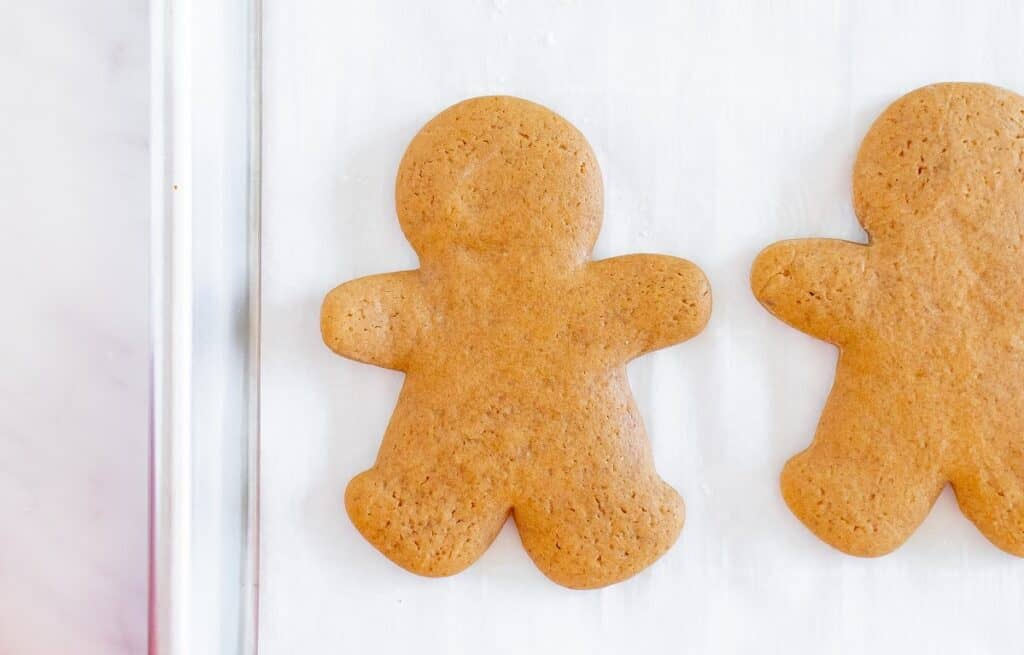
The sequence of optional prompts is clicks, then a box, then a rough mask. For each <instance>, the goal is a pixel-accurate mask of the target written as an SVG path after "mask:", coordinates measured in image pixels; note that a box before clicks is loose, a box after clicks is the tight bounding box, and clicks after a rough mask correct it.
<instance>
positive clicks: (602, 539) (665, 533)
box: [513, 474, 684, 589]
mask: <svg viewBox="0 0 1024 655" xmlns="http://www.w3.org/2000/svg"><path fill="white" fill-rule="evenodd" d="M552 482H553V483H552ZM533 486H534V493H527V494H525V495H524V497H523V498H522V499H521V500H520V502H518V503H517V504H516V506H515V509H514V510H513V516H514V517H515V521H516V527H517V528H518V529H519V535H520V537H521V539H522V541H523V546H524V547H525V548H526V550H527V552H528V553H529V554H530V557H531V558H532V559H533V561H534V562H535V563H536V565H537V567H538V568H540V570H541V571H543V572H544V574H545V575H547V576H548V577H549V578H551V579H552V580H554V581H555V582H557V583H558V584H561V585H564V586H566V587H572V588H576V589H592V588H596V587H603V586H606V585H610V584H613V583H615V582H619V581H621V580H625V579H626V578H629V577H631V576H633V575H634V574H636V573H638V572H639V571H641V570H642V569H644V568H646V567H647V566H649V565H650V564H651V563H653V562H654V561H655V560H656V559H658V558H659V557H660V556H661V555H662V554H663V553H664V552H665V551H666V550H668V549H669V547H670V546H671V545H672V544H673V543H674V542H675V540H676V538H677V537H678V536H679V531H680V530H681V529H682V527H683V515H684V509H683V501H682V498H680V497H679V494H678V493H676V491H675V489H673V488H672V487H670V486H668V485H667V484H666V483H665V482H664V481H663V480H661V478H659V477H658V476H657V475H656V474H649V475H644V476H638V477H637V478H635V479H633V480H624V479H614V480H613V481H612V482H611V483H610V484H608V483H604V482H603V481H598V480H593V481H590V483H587V482H586V481H585V482H584V483H582V484H578V483H577V484H572V483H567V484H560V483H558V482H556V481H552V480H546V481H545V483H544V484H535V485H533Z"/></svg>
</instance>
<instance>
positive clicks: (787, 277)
mask: <svg viewBox="0 0 1024 655" xmlns="http://www.w3.org/2000/svg"><path fill="white" fill-rule="evenodd" d="M853 201H854V208H855V210H856V213H857V216H858V218H859V220H860V223H861V225H862V226H863V227H864V229H865V230H866V231H867V233H868V234H869V237H870V238H869V242H868V243H867V244H859V243H850V242H846V241H837V240H831V239H807V240H799V241H783V242H780V243H777V244H775V245H773V246H771V247H769V248H767V249H766V250H765V251H764V252H762V253H761V255H760V256H759V257H758V258H757V261H756V262H755V263H754V267H753V272H752V276H751V278H752V280H751V282H752V286H753V289H754V293H755V294H756V295H757V297H758V299H759V300H760V301H761V303H762V304H763V305H764V306H765V307H766V308H767V309H768V310H769V311H770V312H772V313H773V314H775V315H776V316H777V317H779V318H780V319H782V320H783V321H785V322H786V323H789V324H790V325H792V326H793V327H795V328H797V329H799V330H802V331H804V332H807V333H808V334H811V335H813V336H816V337H818V338H820V339H824V340H827V341H829V342H831V343H833V344H835V345H837V346H838V347H839V348H840V357H839V364H838V366H837V369H836V377H835V384H834V386H833V387H832V393H831V395H830V396H829V399H828V402H827V404H826V407H825V409H824V412H823V414H822V416H821V422H820V423H819V424H818V430H817V434H816V435H815V438H814V442H813V443H812V444H811V446H810V448H808V449H807V450H805V451H804V452H802V453H801V454H799V455H797V456H796V457H794V458H793V459H791V460H790V461H789V463H788V464H787V465H786V467H785V470H784V471H783V473H782V492H783V496H784V497H785V500H786V502H787V503H788V504H789V506H790V508H791V509H792V510H793V512H794V513H795V514H796V515H797V516H798V517H799V518H800V519H801V520H802V521H803V522H804V523H805V524H806V525H807V526H808V527H809V528H810V529H811V530H812V531H814V532H815V533H816V534H817V535H818V536H819V537H820V538H821V539H823V540H825V541H826V542H828V543H830V544H832V545H833V546H835V547H836V548H838V549H840V550H842V551H845V552H847V553H850V554H854V555H862V556H876V555H882V554H885V553H888V552H890V551H892V550H893V549H895V548H896V547H898V546H899V545H900V544H902V543H903V542H904V541H905V540H906V539H907V538H908V537H909V536H910V534H911V533H912V532H913V531H914V529H915V528H916V527H917V526H918V524H920V523H921V521H922V520H924V518H925V516H926V515H927V514H928V511H929V509H930V508H931V506H932V504H933V503H934V502H935V499H936V498H937V497H938V495H939V493H940V492H941V490H942V488H943V487H944V486H945V485H946V483H947V482H949V483H951V484H952V486H953V489H954V491H955V492H956V497H957V500H958V502H959V504H960V508H961V509H962V510H963V512H964V514H966V515H967V517H968V518H970V519H971V520H972V521H973V522H974V523H975V525H977V527H978V529H979V530H980V531H981V532H982V533H983V534H984V535H985V536H986V537H988V539H989V540H991V541H992V543H994V544H995V545H997V546H999V547H1000V548H1002V549H1004V550H1006V551H1007V552H1009V553H1012V554H1015V555H1018V556H1024V98H1021V97H1020V96H1018V95H1016V94H1014V93H1011V92H1009V91H1005V90H1003V89H998V88H995V87H992V86H987V85H982V84H936V85H934V86H928V87H925V88H922V89H919V90H917V91H914V92H913V93H910V94H908V95H906V96H904V97H902V98H900V99H899V100H897V101H896V102H895V103H894V104H893V105H891V106H890V107H889V108H888V109H886V110H885V112H884V113H883V114H882V115H881V116H880V117H879V118H878V120H876V121H875V123H874V125H873V126H872V127H871V130H870V131H869V132H868V135H867V137H866V138H865V139H864V142H863V144H862V145H861V148H860V152H859V154H858V156H857V162H856V165H855V167H854V172H853Z"/></svg>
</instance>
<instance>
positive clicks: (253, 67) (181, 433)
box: [147, 0, 262, 655]
mask: <svg viewBox="0 0 1024 655" xmlns="http://www.w3.org/2000/svg"><path fill="white" fill-rule="evenodd" d="M240 1H241V2H244V3H246V5H247V9H248V23H249V25H248V27H249V33H248V43H247V53H246V55H247V70H246V74H247V86H248V89H247V95H248V103H247V104H248V116H247V117H246V120H247V122H248V144H247V146H248V149H249V152H248V155H249V157H248V167H247V178H248V179H247V189H246V191H247V212H248V216H247V221H248V244H247V248H248V256H247V259H248V270H247V274H248V297H247V302H248V308H247V309H248V312H247V313H248V321H249V325H248V343H247V362H246V367H247V368H246V372H245V376H246V379H245V387H246V394H247V416H246V428H247V429H246V443H245V444H243V448H244V453H245V461H244V462H240V466H244V470H245V474H246V480H245V490H244V499H243V501H244V508H243V512H244V517H243V518H244V527H243V530H244V536H243V538H244V543H243V544H242V550H243V553H242V555H243V557H242V561H241V562H239V566H240V567H241V580H242V588H241V589H240V590H239V591H240V593H241V594H242V598H241V603H240V606H241V616H240V617H239V624H238V629H239V631H240V634H239V637H240V638H239V644H240V650H241V653H242V654H243V655H255V653H256V652H257V649H258V625H259V418H260V413H259V398H260V396H259V390H260V363H259V362H260V329H259V328H260V299H261V292H260V280H261V276H260V260H261V248H260V234H261V230H260V203H261V157H262V155H261V134H262V120H261V115H262V112H261V104H262V102H261V101H262V90H261V81H262V80H261V74H262V73H261V59H262V51H261V44H262V38H261V31H262V21H261V12H262V3H261V0H240ZM190 9H191V0H151V4H150V39H151V46H150V60H151V61H150V64H151V65H150V75H151V77H150V185H151V207H150V211H151V222H150V256H151V265H150V321H151V324H150V340H151V341H150V435H149V438H150V453H149V473H150V476H149V480H150V487H149V565H148V585H149V591H148V598H147V602H148V614H147V617H148V619H147V620H148V631H149V634H148V652H149V653H150V655H179V654H182V653H188V652H191V650H192V647H193V646H194V645H195V644H192V643H190V636H191V633H190V630H189V593H190V572H191V571H190V560H191V541H192V539H191V529H190V528H191V525H190V522H191V506H192V500H193V499H192V471H191V452H192V448H191V446H192V444H191V439H192V434H191V395H192V387H191V375H192V367H191V364H192V354H193V347H192V346H193V344H192V307H193V281H192V279H191V274H192V230H191V226H192V170H191V159H192V148H191V143H192V141H191V140H192V133H191V120H190V116H191V113H190V112H191V110H192V98H191V80H190V69H191V64H192V62H191V43H190V33H189V26H190V20H191V14H190Z"/></svg>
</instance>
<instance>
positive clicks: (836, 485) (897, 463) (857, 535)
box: [781, 435, 944, 557]
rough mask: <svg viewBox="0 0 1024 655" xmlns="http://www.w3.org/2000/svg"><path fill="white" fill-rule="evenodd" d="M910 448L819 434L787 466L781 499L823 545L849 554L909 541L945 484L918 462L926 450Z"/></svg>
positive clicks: (865, 554)
mask: <svg viewBox="0 0 1024 655" xmlns="http://www.w3.org/2000/svg"><path fill="white" fill-rule="evenodd" d="M914 448H915V447H912V446H909V445H905V446H903V447H900V446H898V445H896V444H894V443H893V440H892V439H889V438H887V437H883V436H878V435H873V436H871V437H865V436H864V435H860V438H858V437H855V438H853V439H850V440H847V441H842V440H840V438H838V437H837V438H835V439H829V438H828V437H825V438H823V437H822V436H819V437H818V442H816V443H815V444H814V445H813V446H811V447H810V448H809V449H807V450H805V451H804V452H803V453H801V454H799V455H797V456H796V457H794V458H793V459H791V460H789V462H788V463H787V464H786V466H785V468H784V469H783V472H782V481H781V482H782V495H783V497H784V498H785V500H786V504H787V505H789V508H790V509H791V510H792V511H793V513H794V514H796V516H797V517H798V518H799V519H800V520H801V521H803V523H804V525H806V526H807V527H808V528H810V529H811V531H812V532H814V533H815V534H816V535H817V536H818V537H819V538H820V539H822V540H823V541H825V542H826V543H828V544H830V545H832V546H834V547H835V548H838V549H839V550H841V551H843V552H845V553H848V554H850V555H858V556H861V557H876V556H878V555H884V554H886V553H889V552H891V551H893V550H895V549H896V548H897V547H898V546H900V545H901V544H902V543H903V542H904V541H906V540H907V539H908V538H909V537H910V535H911V534H912V533H913V532H914V530H915V529H916V528H917V526H918V525H920V523H921V521H923V520H924V518H925V516H927V515H928V511H929V510H930V509H931V507H932V505H933V504H934V503H935V500H936V499H937V498H938V496H939V493H940V492H941V491H942V487H943V486H944V480H943V478H942V477H941V476H940V475H939V473H938V471H937V470H936V468H935V467H934V466H932V465H931V463H929V462H923V461H921V460H920V459H919V458H921V457H922V455H923V456H924V457H927V452H923V453H922V452H913V451H914ZM917 450H918V451H921V449H920V448H917Z"/></svg>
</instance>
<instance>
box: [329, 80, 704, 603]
mask: <svg viewBox="0 0 1024 655" xmlns="http://www.w3.org/2000/svg"><path fill="white" fill-rule="evenodd" d="M395 200H396V205H397V209H398V217H399V221H400V222H401V225H402V229H403V231H404V233H405V235H406V237H407V238H408V239H409V242H410V243H411V244H412V245H413V247H414V248H415V249H416V252H417V253H418V255H419V259H420V268H419V269H417V270H414V271H405V272H401V273H388V274H384V275H376V276H371V277H366V278H362V279H359V280H355V281H352V282H349V283H347V284H343V285H341V286H340V287H338V288H336V289H334V290H333V291H331V293H330V294H328V296H327V298H326V300H325V301H324V304H323V310H322V314H321V328H322V332H323V338H324V341H325V343H326V344H327V345H328V346H329V347H330V348H331V349H332V350H334V351H335V352H336V353H338V354H340V355H343V356H345V357H350V358H352V359H356V360H359V361H363V362H367V363H371V364H376V365H378V366H386V367H389V368H394V369H398V370H401V371H405V373H406V377H405V384H404V386H403V388H402V392H401V395H400V397H399V400H398V406H397V407H396V408H395V412H394V414H393V416H392V417H391V422H390V424H389V425H388V428H387V432H386V433H385V435H384V441H383V444H382V445H381V449H380V453H379V455H378V458H377V461H376V463H375V464H374V466H373V468H371V469H370V470H368V471H366V472H364V473H362V474H360V475H359V476H357V477H356V478H355V479H354V480H352V482H351V483H350V484H349V486H348V489H347V491H346V494H345V505H346V508H347V510H348V513H349V516H350V517H351V519H352V522H353V523H354V524H355V526H356V527H357V528H358V529H359V531H360V532H361V533H362V534H363V535H364V536H365V537H366V538H367V539H368V540H369V541H370V542H371V543H372V544H373V545H374V546H376V547H377V548H378V549H379V550H380V551H381V552H382V553H384V554H385V555H387V556H388V557H389V558H391V559H392V560H393V561H394V562H396V563H397V564H399V565H400V566H402V567H404V568H406V569H408V570H410V571H413V572H415V573H420V574H423V575H432V576H441V575H450V574H453V573H456V572H458V571H460V570H462V569H464V568H465V567H467V566H469V565H470V564H472V563H473V562H474V561H475V560H476V559H477V558H479V557H480V556H481V555H482V554H483V552H484V551H485V550H486V549H487V547H488V545H489V544H490V543H491V541H492V540H493V539H494V537H495V536H496V535H497V533H498V531H499V529H500V528H501V526H502V524H503V523H504V522H505V520H506V519H507V518H508V516H509V514H510V513H511V514H512V515H513V517H514V519H515V522H516V526H517V527H518V529H519V534H520V536H521V538H522V541H523V545H524V546H525V547H526V550H527V551H528V552H529V554H530V556H531V557H532V558H533V560H534V562H536V564H537V566H538V567H539V568H540V569H541V570H542V571H543V572H544V573H545V574H546V575H548V576H549V577H550V578H551V579H552V580H554V581H556V582H558V583H560V584H563V585H566V586H569V587H578V588H590V587H600V586H603V585H607V584H611V583H614V582H617V581H620V580H623V579H625V578H628V577H629V576H631V575H633V574H635V573H637V572H638V571H640V570H641V569H643V568H644V567H646V566H648V565H649V564H651V563H652V562H653V561H654V560H655V559H657V558H658V557H659V556H660V555H661V554H662V553H664V552H665V551H666V550H667V549H668V548H669V546H671V545H672V543H673V542H674V541H675V539H676V537H677V536H678V534H679V531H680V529H681V527H682V524H683V502H682V500H681V499H680V497H679V495H678V494H677V493H676V492H675V490H674V489H672V488H671V487H670V486H668V485H667V484H666V483H665V482H664V481H663V480H662V479H661V478H660V477H658V475H657V473H656V472H655V470H654V464H653V462H652V460H651V452H650V447H649V444H648V442H647V438H646V435H645V433H644V427H643V423H642V421H641V419H640V416H639V414H638V413H637V409H636V406H635V404H634V402H633V398H632V395H631V393H630V390H629V385H628V383H627V380H626V372H625V364H626V362H628V361H629V360H630V359H632V358H634V357H637V356H639V355H642V354H644V353H646V352H650V351H652V350H656V349H658V348H663V347H665V346H669V345H672V344H674V343H679V342H681V341H684V340H686V339H688V338H690V337H692V336H693V335H695V334H697V333H698V332H700V330H701V329H702V328H703V326H704V324H705V323H706V322H707V319H708V316H709V313H710V309H711V294H710V289H709V287H708V282H707V280H706V278H705V277H704V275H703V273H702V272H701V271H700V269H698V268H697V267H696V266H695V265H693V264H691V263H690V262H687V261H684V260H681V259H676V258H674V257H667V256H661V255H631V256H626V257H616V258H613V259H607V260H603V261H597V262H593V261H590V252H591V249H592V247H593V244H594V241H595V240H596V238H597V234H598V230H599V229H600V225H601V216H602V187H601V174H600V170H599V169H598V165H597V161H596V159H595V157H594V154H593V152H592V151H591V149H590V146H589V145H588V144H587V142H586V140H585V139H584V138H583V135H581V134H580V133H579V132H578V131H577V130H576V129H575V128H574V127H573V126H572V125H570V124H569V123H568V122H567V121H565V119H563V118H561V117H560V116H558V115H556V114H554V113H553V112H551V111H550V110H548V109H545V108H544V107H541V106H539V105H536V104H533V103H530V102H527V101H525V100H520V99H517V98H510V97H486V98H476V99H472V100H467V101H465V102H462V103H460V104H457V105H455V106H454V107H451V108H449V109H447V110H445V111H444V112H442V113H441V114H440V115H438V116H437V117H435V118H434V119H433V120H431V121H430V122H429V123H428V124H427V125H426V126H425V127H424V128H423V129H422V130H421V131H420V133H419V134H418V135H417V136H416V137H415V139H413V141H412V143H411V144H410V145H409V148H408V150H407V151H406V153H405V156H404V158H403V159H402V163H401V165H400V168H399V172H398V182H397V186H396V193H395Z"/></svg>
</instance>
